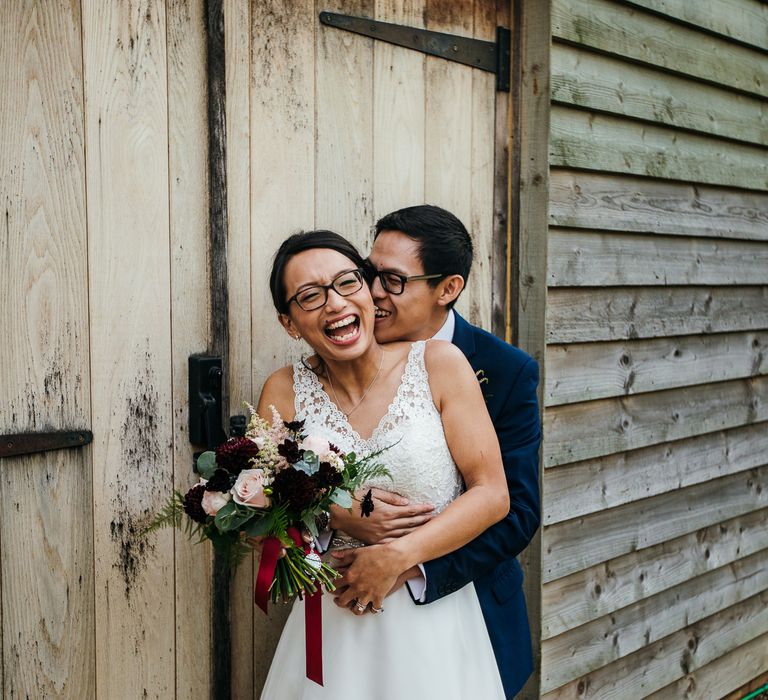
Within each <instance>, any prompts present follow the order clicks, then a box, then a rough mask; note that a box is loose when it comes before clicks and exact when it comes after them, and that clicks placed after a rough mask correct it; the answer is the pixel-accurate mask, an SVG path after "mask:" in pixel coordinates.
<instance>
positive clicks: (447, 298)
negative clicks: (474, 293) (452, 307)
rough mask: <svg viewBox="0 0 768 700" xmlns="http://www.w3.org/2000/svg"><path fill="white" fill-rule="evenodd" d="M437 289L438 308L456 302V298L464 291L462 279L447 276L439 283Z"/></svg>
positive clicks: (458, 276)
mask: <svg viewBox="0 0 768 700" xmlns="http://www.w3.org/2000/svg"><path fill="white" fill-rule="evenodd" d="M437 289H438V297H437V304H438V306H447V305H448V304H450V303H451V302H453V301H456V298H457V297H458V296H459V294H461V291H462V289H464V278H463V277H462V276H461V275H449V276H448V277H446V278H445V279H443V280H441V281H440V284H438V285H437Z"/></svg>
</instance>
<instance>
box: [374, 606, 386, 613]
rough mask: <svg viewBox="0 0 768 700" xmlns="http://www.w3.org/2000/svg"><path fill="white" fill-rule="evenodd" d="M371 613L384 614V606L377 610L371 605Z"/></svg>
mask: <svg viewBox="0 0 768 700" xmlns="http://www.w3.org/2000/svg"><path fill="white" fill-rule="evenodd" d="M371 612H373V613H380V612H384V606H383V605H382V606H381V607H380V608H377V607H375V606H374V605H373V604H371Z"/></svg>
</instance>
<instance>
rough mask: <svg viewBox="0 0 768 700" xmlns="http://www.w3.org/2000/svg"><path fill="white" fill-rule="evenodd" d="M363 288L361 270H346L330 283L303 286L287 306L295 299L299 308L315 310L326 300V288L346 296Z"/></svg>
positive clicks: (323, 304)
mask: <svg viewBox="0 0 768 700" xmlns="http://www.w3.org/2000/svg"><path fill="white" fill-rule="evenodd" d="M362 288H363V271H362V270H360V269H357V270H348V271H347V272H342V273H341V274H340V275H338V276H337V277H335V278H334V279H333V281H332V282H331V283H330V284H318V285H314V286H312V287H305V288H304V289H302V290H300V291H298V292H296V294H294V295H293V296H292V297H291V298H290V299H289V300H288V301H287V302H286V304H287V305H288V306H290V305H291V302H293V301H295V302H296V303H297V304H298V305H299V308H300V309H303V310H304V311H315V310H317V309H319V308H321V307H323V306H325V303H326V302H327V301H328V290H329V289H333V291H334V292H336V294H339V295H340V296H343V297H348V296H349V295H350V294H354V293H355V292H359V291H360V290H361V289H362Z"/></svg>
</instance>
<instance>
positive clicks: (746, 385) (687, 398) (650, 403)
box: [544, 377, 768, 467]
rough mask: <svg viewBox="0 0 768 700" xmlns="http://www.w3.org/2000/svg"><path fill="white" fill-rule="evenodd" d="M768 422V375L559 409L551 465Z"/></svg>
mask: <svg viewBox="0 0 768 700" xmlns="http://www.w3.org/2000/svg"><path fill="white" fill-rule="evenodd" d="M766 419H768V377H758V378H756V379H739V380H734V381H730V382H721V383H719V384H715V385H707V384H705V385H702V386H694V387H689V388H686V389H669V390H667V391H659V392H655V393H652V394H642V395H639V396H629V397H625V398H618V399H615V398H614V399H599V400H597V401H590V402H588V403H583V404H572V405H565V406H554V407H552V408H550V409H548V410H547V411H546V412H545V414H544V435H545V436H546V439H545V441H544V463H545V465H546V466H548V467H549V466H555V465H557V464H565V463H566V462H576V461H578V460H582V459H590V458H592V457H601V456H602V455H607V454H613V453H615V452H623V451H624V450H634V449H637V448H638V447H646V446H648V445H656V444H659V443H661V442H669V441H671V440H680V439H682V438H686V437H692V436H693V435H703V434H704V433H709V432H713V431H715V430H724V429H727V428H735V427H737V426H740V425H747V424H749V423H758V422H760V421H763V420H766Z"/></svg>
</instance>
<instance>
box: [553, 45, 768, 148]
mask: <svg viewBox="0 0 768 700" xmlns="http://www.w3.org/2000/svg"><path fill="white" fill-rule="evenodd" d="M552 101H553V102H554V103H557V104H565V105H571V106H574V107H581V108H584V109H590V110H595V111H598V112H609V113H611V114H617V115H621V116H624V117H632V118H635V119H642V120H644V121H647V122H654V123H658V124H663V125H665V126H674V127H679V128H681V129H689V130H691V131H697V132H701V133H704V134H710V135H712V136H722V137H724V138H729V139H736V140H737V141H746V142H751V143H756V144H761V145H763V146H765V145H768V107H766V105H765V102H764V101H762V100H760V99H759V98H756V97H752V96H750V95H740V94H734V93H733V92H731V91H729V90H724V89H722V88H718V87H713V86H710V85H702V84H692V83H691V82H690V80H688V79H687V78H684V77H677V76H672V75H665V74H663V73H659V71H657V70H654V69H652V68H648V67H647V66H642V65H638V64H628V63H626V62H625V61H623V60H621V58H619V57H616V56H607V55H603V54H599V53H595V52H593V51H585V50H584V49H582V48H577V47H574V46H570V45H567V44H560V43H555V44H554V45H553V46H552Z"/></svg>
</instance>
